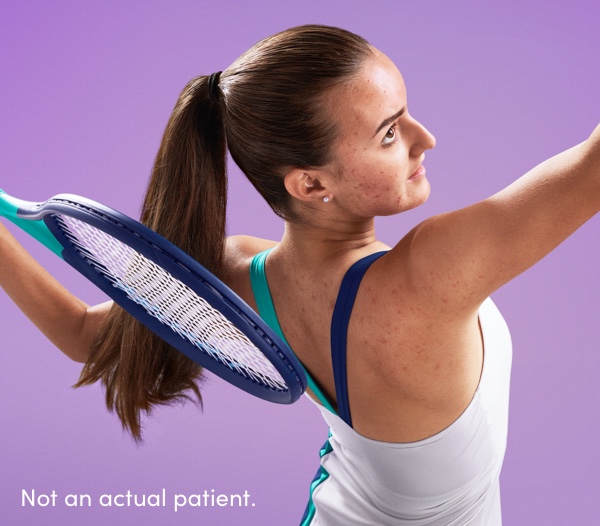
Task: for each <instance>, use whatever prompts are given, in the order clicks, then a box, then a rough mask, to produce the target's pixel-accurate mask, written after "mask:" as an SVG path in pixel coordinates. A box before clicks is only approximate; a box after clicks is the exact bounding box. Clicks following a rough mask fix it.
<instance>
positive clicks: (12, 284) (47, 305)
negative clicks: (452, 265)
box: [0, 223, 112, 362]
mask: <svg viewBox="0 0 600 526" xmlns="http://www.w3.org/2000/svg"><path fill="white" fill-rule="evenodd" d="M0 287H2V288H3V289H4V290H5V291H6V293H7V294H8V295H9V296H10V297H11V298H12V300H13V301H14V302H15V303H16V304H17V306H18V307H19V308H20V309H21V310H22V311H23V313H24V314H25V315H26V316H27V317H28V318H29V319H30V320H31V321H32V322H33V323H34V324H35V325H36V326H37V327H38V329H40V330H41V331H42V332H43V333H44V334H45V335H46V337H47V338H48V339H49V340H50V341H51V342H52V343H53V344H54V345H56V347H58V348H59V349H60V350H61V351H62V352H63V353H65V354H66V355H67V356H68V357H69V358H71V359H73V360H75V361H77V362H85V361H86V360H87V356H88V353H89V349H90V347H91V345H92V343H93V341H94V339H95V337H96V335H97V334H98V331H99V330H100V328H101V325H102V323H103V321H104V320H105V319H106V315H107V314H108V311H109V310H110V306H111V304H112V302H107V303H102V304H100V305H96V306H94V307H89V306H88V305H86V304H85V303H84V302H83V301H81V300H80V299H78V298H76V297H75V296H73V294H71V293H70V292H68V291H67V290H66V289H65V288H64V287H63V286H62V285H61V284H60V283H58V282H57V281H56V280H55V279H54V278H53V277H52V276H51V275H50V274H48V272H46V271H45V270H44V269H43V268H42V267H41V266H40V265H39V264H38V263H37V262H36V261H35V260H34V259H33V258H32V257H31V256H30V255H29V254H28V253H27V251H26V250H25V249H24V248H23V247H22V246H21V245H20V244H19V243H18V242H17V241H16V240H15V238H14V237H13V236H12V235H11V234H10V233H9V231H8V230H7V229H6V227H5V226H4V225H3V224H2V223H0ZM1 323H2V322H1V321H0V327H1ZM7 329H8V328H7V327H2V330H7Z"/></svg>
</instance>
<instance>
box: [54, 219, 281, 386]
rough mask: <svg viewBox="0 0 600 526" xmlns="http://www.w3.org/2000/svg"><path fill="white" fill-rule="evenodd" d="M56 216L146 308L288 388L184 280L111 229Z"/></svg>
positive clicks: (198, 343) (216, 354)
mask: <svg viewBox="0 0 600 526" xmlns="http://www.w3.org/2000/svg"><path fill="white" fill-rule="evenodd" d="M54 217H55V219H56V221H57V223H58V225H59V226H60V228H61V229H62V230H63V232H64V234H65V235H66V237H67V238H68V239H69V241H70V242H71V243H72V244H73V246H74V248H75V249H76V251H77V252H78V253H79V254H80V256H81V257H82V258H83V259H84V260H85V261H86V262H87V263H88V264H89V265H91V266H92V267H93V268H94V269H95V270H96V271H97V272H99V273H100V274H102V275H103V276H104V277H105V278H106V279H108V280H109V281H110V282H111V283H112V284H113V286H115V287H117V288H119V289H120V290H122V291H123V292H125V294H126V295H127V297H128V298H129V299H130V300H131V301H133V302H135V303H136V304H138V305H140V306H141V307H143V308H144V310H145V311H146V312H147V313H148V314H150V315H151V316H153V317H154V318H156V319H157V320H159V321H160V322H161V323H162V324H164V325H166V326H168V327H170V328H171V330H173V331H174V332H176V333H177V334H178V335H179V336H180V337H181V338H184V339H186V340H188V341H189V342H191V343H192V344H193V345H194V346H195V347H196V348H197V349H198V350H200V351H201V352H203V353H205V354H206V355H208V356H210V357H211V358H212V359H214V360H217V361H219V362H221V363H222V364H224V365H225V366H227V367H228V368H230V369H232V370H233V371H235V372H237V373H238V374H240V375H241V376H244V377H246V378H249V379H251V380H253V381H255V382H257V383H259V384H262V385H265V386H266V387H268V388H270V389H274V390H277V391H287V390H288V388H287V385H286V383H285V381H284V379H283V378H282V376H281V374H280V373H279V372H278V371H277V369H276V368H275V367H274V366H273V364H272V363H271V362H270V361H269V360H268V359H267V358H266V357H265V356H264V354H263V353H262V352H261V351H260V350H259V349H258V348H257V347H256V346H255V345H254V344H253V343H252V342H251V341H250V340H249V339H248V337H247V336H246V335H245V334H244V333H243V332H241V331H240V330H239V329H238V328H237V327H236V326H235V325H234V324H233V323H231V322H230V321H229V320H228V319H227V318H226V317H225V316H224V315H223V314H221V313H220V312H219V311H218V310H216V309H214V308H213V307H212V306H211V305H210V304H209V303H208V302H207V301H206V300H205V299H204V298H202V297H201V296H200V295H199V294H197V293H196V292H194V291H193V290H192V289H190V288H189V287H188V286H187V285H185V284H184V283H182V282H181V281H179V280H178V279H177V278H175V277H174V276H173V275H171V274H170V273H169V272H168V271H166V270H165V269H163V268H162V267H160V266H159V265H157V264H156V263H154V262H153V261H151V260H150V259H148V258H147V257H145V256H144V255H142V254H140V253H139V252H137V251H136V250H134V249H133V248H131V247H129V246H128V245H126V244H125V243H123V242H121V241H119V240H118V239H116V238H114V237H112V236H110V235H109V234H107V233H105V232H103V231H101V230H99V229H97V228H95V227H93V226H91V225H89V224H87V223H84V222H82V221H80V220H78V219H75V218H73V217H70V216H66V215H59V214H56V215H54Z"/></svg>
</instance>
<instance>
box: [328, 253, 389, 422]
mask: <svg viewBox="0 0 600 526" xmlns="http://www.w3.org/2000/svg"><path fill="white" fill-rule="evenodd" d="M386 253H387V251H382V252H376V253H375V254H371V255H369V256H367V257H364V258H362V259H360V260H358V261H357V262H356V263H354V264H353V265H352V266H351V267H350V268H349V269H348V271H347V272H346V275H345V276H344V279H343V280H342V284H341V286H340V290H339V293H338V297H337V300H336V302H335V308H334V310H333V317H332V319H331V361H332V365H333V377H334V382H335V394H336V399H337V409H338V415H339V416H340V418H341V419H342V420H343V421H344V422H346V424H348V425H349V426H350V427H352V418H351V416H350V404H349V403H348V375H347V368H346V345H347V339H348V324H349V323H350V315H351V314H352V308H353V307H354V301H355V299H356V294H357V292H358V287H359V286H360V283H361V281H362V279H363V276H364V275H365V273H366V272H367V270H368V269H369V267H370V266H371V265H372V264H373V263H374V262H375V261H377V260H378V259H379V258H380V257H381V256H383V255H384V254H386Z"/></svg>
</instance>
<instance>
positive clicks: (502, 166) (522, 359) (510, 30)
mask: <svg viewBox="0 0 600 526" xmlns="http://www.w3.org/2000/svg"><path fill="white" fill-rule="evenodd" d="M103 4H106V5H103ZM599 6H600V4H598V3H597V2H596V1H594V0H589V1H579V2H567V1H553V2H551V3H546V4H543V3H540V2H532V1H530V0H527V1H520V2H502V3H500V2H497V3H492V2H487V3H485V4H484V3H482V2H476V1H469V2H467V1H454V2H442V1H429V2H407V1H405V2H401V1H393V2H392V1H389V2H386V1H380V2H374V3H369V5H368V4H367V2H358V1H348V0H346V1H343V2H342V1H329V2H323V1H318V2H317V1H314V0H305V1H304V2H299V3H289V4H287V3H286V4H284V3H283V2H281V1H277V2H276V1H272V0H260V1H254V2H242V1H239V2H227V1H220V2H216V1H212V2H208V1H207V2H193V1H174V2H159V1H148V2H141V1H140V2H124V3H122V5H116V3H114V4H110V6H109V5H108V3H101V2H75V1H69V2H42V1H41V0H38V1H30V2H17V1H14V0H10V1H5V2H3V4H2V16H1V18H0V68H1V71H2V74H1V75H0V115H1V118H0V144H1V146H0V165H1V167H2V169H1V175H0V187H2V188H4V189H5V190H6V191H7V192H9V193H11V194H13V195H16V196H19V197H22V198H25V199H30V200H42V199H45V198H47V197H49V196H50V195H53V194H56V193H60V192H71V193H77V194H82V195H85V196H88V197H91V198H94V199H96V200H98V201H100V202H104V203H106V204H109V205H111V206H113V207H115V208H117V209H120V210H122V211H124V212H126V213H129V214H133V215H137V214H138V210H139V204H140V202H141V197H142V195H143V191H144V188H145V182H146V177H147V174H148V173H149V170H150V167H151V163H152V160H153V156H154V153H155V151H156V149H157V146H158V144H159V140H160V136H161V134H162V130H163V129H164V125H165V124H166V121H167V118H168V115H169V113H170V111H171V109H172V106H173V104H174V102H175V99H176V97H177V95H178V93H179V91H180V90H181V89H182V87H183V86H184V84H185V83H186V82H187V80H189V79H190V78H191V77H193V76H195V75H198V74H209V73H211V72H213V71H215V70H219V69H224V68H225V67H226V66H227V65H228V64H230V63H231V62H232V61H233V60H234V59H235V58H236V57H237V56H238V55H239V54H241V53H242V52H243V51H245V50H246V49H247V48H248V47H250V46H251V45H252V44H253V43H255V42H256V41H257V40H259V39H260V38H262V37H264V36H266V35H269V34H272V33H274V32H276V31H279V30H281V29H284V28H286V27H289V26H293V25H298V24H302V23H325V24H332V25H339V26H342V27H346V28H348V29H350V30H353V31H356V32H358V33H359V34H361V35H363V36H364V37H366V38H367V39H368V40H369V41H370V42H371V43H373V44H374V45H375V46H377V47H379V48H380V49H381V50H382V51H384V52H385V53H387V54H388V55H389V56H390V57H391V58H392V59H393V60H394V61H395V62H396V63H397V64H398V66H399V67H400V69H401V71H402V72H403V74H404V76H405V80H406V82H407V86H408V90H409V100H410V106H411V112H412V113H413V114H414V115H415V116H416V117H417V118H419V119H420V120H421V121H422V122H423V123H425V124H426V125H427V126H428V127H429V128H430V129H431V130H432V132H434V133H435V134H436V136H437V139H438V146H437V148H436V150H434V151H433V152H431V153H430V154H429V155H428V160H427V163H426V164H427V168H428V176H429V179H430V181H431V184H432V188H433V191H432V196H431V198H430V200H429V202H428V203H426V204H425V205H424V206H423V207H421V208H420V209H418V210H416V211H413V212H410V213H408V214H406V215H405V216H402V217H395V218H387V219H385V220H381V221H380V222H379V235H380V237H381V238H382V239H383V240H384V241H386V242H388V243H394V242H395V241H397V240H398V239H400V238H401V237H402V235H403V234H404V233H405V232H407V231H408V230H409V229H410V228H411V227H412V226H413V225H414V224H416V223H417V222H419V221H420V220H422V219H424V218H425V217H428V216H430V215H432V214H436V213H439V212H443V211H447V210H451V209H455V208H458V207H461V206H464V205H467V204H470V203H472V202H475V201H477V200H480V199H482V198H485V197H487V196H488V195H490V194H492V193H494V192H496V191H498V190H500V189H501V188H503V187H504V186H506V185H508V184H509V183H510V182H511V181H513V180H514V179H515V178H516V177H518V176H519V175H521V174H522V173H524V172H525V171H527V170H528V169H529V168H531V167H532V166H534V165H535V164H537V163H538V162H540V161H542V160H543V159H545V158H547V157H549V156H551V155H552V154H554V153H557V152H558V151H561V150H563V149H566V148H568V147H570V146H572V145H573V144H576V143H577V142H579V141H581V140H583V139H585V138H586V136H587V134H588V133H589V132H591V130H592V129H593V128H594V126H595V125H596V124H597V122H598V120H599V118H600V98H599V96H598V92H599V88H600V83H599V81H600V75H599V71H600V70H599V67H598V57H599V56H600V37H599V36H598V21H599V20H600V7H599ZM230 181H231V182H230V186H231V192H230V195H231V196H230V209H229V232H230V233H248V234H254V235H258V236H264V237H271V238H277V237H278V236H279V235H280V234H281V231H282V224H281V222H280V221H279V220H278V219H276V218H275V217H274V216H273V214H272V213H271V212H270V210H269V209H268V208H267V206H266V205H265V204H263V202H262V201H261V200H260V199H259V198H258V197H257V196H256V194H255V192H254V191H253V190H252V189H251V187H250V186H249V185H248V183H247V182H246V181H245V180H244V179H243V177H242V176H241V175H240V173H239V172H238V171H237V169H236V168H234V167H232V168H231V177H230ZM598 226H599V225H598V220H597V219H595V220H592V221H591V222H590V223H589V224H587V225H586V226H584V227H583V228H582V229H581V230H580V231H578V232H577V233H576V234H575V235H574V236H573V237H572V238H570V239H569V240H568V241H567V242H565V243H564V244H563V245H562V246H560V247H559V248H558V249H557V250H556V251H555V252H554V253H553V254H552V255H551V256H549V257H548V258H547V259H545V260H544V261H542V262H541V263H539V264H538V265H537V266H536V267H535V268H534V269H532V270H530V271H528V272H527V273H525V274H524V275H523V276H521V277H519V278H517V279H516V280H514V282H512V283H511V284H509V285H507V286H506V287H505V288H504V289H502V290H501V291H499V292H498V293H497V294H495V296H494V298H495V300H496V302H497V304H498V305H499V306H500V308H501V310H502V311H503V313H504V315H505V317H506V319H507V320H508V322H509V325H510V327H511V330H512V334H513V339H514V346H515V355H514V371H513V386H512V399H511V409H512V412H511V422H510V435H509V447H508V453H507V458H506V463H505V467H504V471H503V474H502V486H503V508H504V517H505V524H507V525H538V524H540V525H542V524H543V525H545V526H549V525H561V526H562V525H565V524H592V523H597V521H598V516H600V499H598V494H599V489H600V469H599V468H600V455H599V453H598V451H599V449H598V443H599V442H600V425H599V423H598V413H599V410H600V407H599V406H600V403H599V396H598V385H597V384H598V382H597V378H598V377H599V373H600V358H599V357H598V350H599V345H598V341H599V340H600V328H599V327H600V324H599V323H598V312H600V300H599V299H598V284H599V280H598V274H597V269H598V264H599V260H600V249H599V248H598V243H597V239H598V235H599V229H598ZM13 231H14V229H13ZM19 239H21V240H22V242H23V243H24V244H25V245H26V247H27V248H29V249H30V250H31V251H32V252H33V254H34V255H35V256H36V257H37V258H38V259H39V260H40V261H41V262H42V263H43V264H44V266H45V267H46V268H48V269H49V270H50V271H51V272H52V273H53V274H54V275H55V276H56V277H57V278H58V279H59V280H60V281H61V282H63V283H64V284H65V285H66V286H67V287H69V288H70V290H72V291H74V292H75V293H77V294H78V295H80V296H81V297H82V298H84V299H85V300H86V301H88V302H90V303H91V302H98V301H102V300H103V299H104V298H103V297H102V295H101V294H100V293H98V292H97V291H96V290H94V289H93V288H92V287H91V286H90V285H88V284H87V283H86V282H85V281H84V280H83V279H82V278H80V277H79V276H78V275H76V273H75V272H74V271H72V270H71V269H70V268H69V267H68V266H66V265H64V263H62V262H60V261H59V260H58V258H55V257H54V256H53V255H51V254H50V253H49V252H48V251H46V250H45V249H43V248H40V247H38V246H36V244H35V242H33V241H30V240H29V239H27V238H26V237H25V236H24V235H20V234H19ZM0 320H1V321H0V330H1V332H2V355H3V357H4V359H3V363H2V367H1V368H0V397H1V398H2V400H3V403H2V405H1V406H0V423H1V426H2V433H1V435H0V469H1V472H2V477H1V479H0V522H2V524H10V525H13V526H18V525H27V526H31V525H58V524H60V525H75V524H87V525H90V526H92V525H104V524H108V523H112V524H119V525H120V524H136V525H137V524H144V525H146V526H150V525H164V524H172V525H178V524H192V523H196V524H211V525H212V524H214V525H238V524H248V525H258V524H273V525H288V524H289V525H293V524H297V523H298V521H299V518H300V516H301V514H302V511H303V509H304V505H305V503H306V499H307V495H308V485H309V482H310V480H311V479H312V476H313V474H314V472H315V470H316V468H317V454H318V450H319V447H320V446H321V444H322V443H323V441H324V440H325V437H326V433H327V430H326V428H325V425H324V423H323V422H322V421H321V418H320V416H319V415H318V414H317V411H316V410H315V409H314V408H313V407H312V406H311V404H310V403H309V402H308V401H305V400H303V401H301V402H300V403H298V404H296V405H294V406H292V407H279V406H275V405H270V404H267V403H266V402H262V401H259V400H254V399H252V398H251V397H249V396H247V395H245V394H243V393H238V392H237V391H236V390H235V389H233V388H230V387H229V386H227V385H224V384H223V383H222V382H221V381H220V380H218V379H214V378H211V379H210V380H209V381H208V382H207V385H206V388H205V390H204V403H205V408H204V413H203V414H201V413H200V411H199V410H198V409H197V408H195V407H194V406H192V405H188V406H185V407H176V408H169V409H162V410H159V411H157V412H156V414H155V415H154V416H153V417H152V418H150V419H148V420H147V421H146V435H145V436H146V443H145V444H144V445H143V446H141V447H137V446H136V445H134V444H133V442H132V441H131V440H130V439H129V438H128V437H127V436H126V435H124V434H123V433H122V431H121V429H120V426H119V424H118V422H117V420H116V418H115V417H114V416H112V415H109V414H108V413H107V412H106V410H105V409H104V407H103V394H102V391H101V389H100V388H99V387H97V386H94V387H92V388H87V389H82V390H76V391H74V390H72V389H71V388H70V385H72V384H73V383H74V382H75V381H76V379H77V375H78V370H79V367H78V365H77V364H75V363H72V362H70V361H69V360H68V359H66V358H64V357H63V356H62V354H61V353H59V352H57V351H56V350H55V349H54V348H53V347H52V346H51V345H50V344H49V343H48V342H47V341H46V340H45V339H44V337H42V336H41V335H40V334H39V333H38V332H37V331H36V330H35V329H34V328H33V327H32V326H31V324H30V323H29V322H28V321H27V320H26V319H25V317H24V316H23V315H22V314H21V313H20V312H19V311H18V310H17V309H16V308H15V307H14V306H13V305H12V304H11V302H10V301H9V300H8V299H7V297H6V296H5V295H0ZM161 488H166V490H167V493H168V494H169V495H172V494H174V493H186V494H191V493H201V492H203V491H204V490H208V491H210V490H211V489H215V492H216V493H227V494H229V493H243V491H244V490H247V491H249V493H250V495H251V501H253V502H254V503H255V507H248V508H218V507H215V508H187V509H184V510H182V511H180V512H178V513H177V514H175V513H174V512H173V511H172V509H171V507H167V508H135V507H132V508H126V507H124V508H101V507H99V506H98V505H97V504H96V503H95V505H94V506H93V507H91V508H87V507H86V508H67V507H66V506H64V505H63V504H62V503H61V502H60V499H59V501H58V502H59V503H58V505H57V506H56V507H55V508H52V507H47V508H40V507H36V508H31V507H21V490H22V489H27V490H31V489H35V490H36V491H37V492H39V493H50V492H51V491H52V490H55V491H56V492H57V493H58V494H59V497H64V495H66V494H68V493H87V494H90V495H92V497H94V498H96V497H98V496H99V495H101V494H102V493H113V494H116V493H123V492H125V491H127V490H131V491H132V492H133V493H138V494H142V493H146V494H151V493H157V492H159V491H160V490H161Z"/></svg>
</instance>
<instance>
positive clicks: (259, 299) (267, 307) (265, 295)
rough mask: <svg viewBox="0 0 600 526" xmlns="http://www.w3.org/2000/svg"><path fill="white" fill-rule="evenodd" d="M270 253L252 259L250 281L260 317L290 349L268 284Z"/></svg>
mask: <svg viewBox="0 0 600 526" xmlns="http://www.w3.org/2000/svg"><path fill="white" fill-rule="evenodd" d="M270 251H271V249H269V250H265V251H264V252H260V253H259V254H256V256H254V258H253V259H252V263H251V265H250V281H251V283H252V292H253V293H254V299H255V300H256V305H257V306H258V313H259V315H260V317H261V318H262V319H263V320H265V322H266V323H267V325H269V327H271V329H273V330H274V331H275V332H276V333H277V335H278V336H279V337H280V338H281V339H282V340H283V341H284V342H285V343H286V344H287V346H288V347H289V346H290V344H289V343H288V341H287V340H286V338H285V335H284V334H283V331H282V330H281V325H279V320H278V319H277V313H276V312H275V306H274V305H273V298H272V297H271V291H270V290H269V283H268V282H267V274H266V272H265V261H266V260H267V256H268V255H269V252H270ZM304 372H305V373H306V379H307V381H308V387H310V390H311V391H312V392H313V393H315V395H316V396H317V398H318V399H319V401H320V402H321V403H322V404H323V405H324V406H325V407H326V408H327V409H329V410H330V411H331V412H332V413H333V414H336V412H335V410H334V409H333V407H332V406H331V403H330V402H329V400H327V398H326V397H325V395H324V394H323V392H322V391H321V389H320V388H319V386H318V385H317V384H316V383H315V381H314V380H313V379H312V377H311V376H310V374H308V371H306V370H305V371H304Z"/></svg>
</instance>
